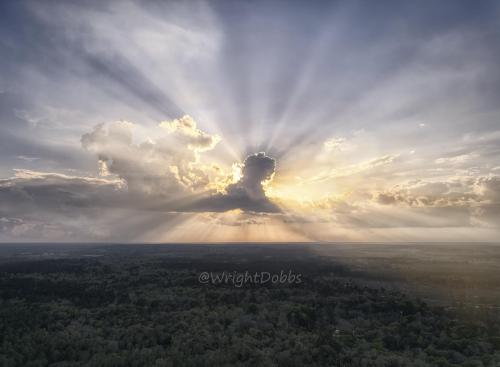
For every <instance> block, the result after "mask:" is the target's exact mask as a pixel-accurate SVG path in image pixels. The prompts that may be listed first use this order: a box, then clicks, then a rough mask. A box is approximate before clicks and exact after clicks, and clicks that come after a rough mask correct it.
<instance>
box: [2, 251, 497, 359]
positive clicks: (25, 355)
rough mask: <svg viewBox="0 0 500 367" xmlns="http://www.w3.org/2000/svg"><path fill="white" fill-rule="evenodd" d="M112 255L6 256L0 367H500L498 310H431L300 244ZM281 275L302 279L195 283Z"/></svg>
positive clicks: (443, 308)
mask: <svg viewBox="0 0 500 367" xmlns="http://www.w3.org/2000/svg"><path fill="white" fill-rule="evenodd" d="M110 248H111V247H109V248H107V247H102V248H99V249H94V248H84V249H81V250H79V251H80V252H78V251H76V252H70V253H62V252H61V249H60V248H59V249H56V250H52V252H50V251H49V252H47V251H46V250H44V251H46V252H44V253H38V254H34V253H33V252H24V253H22V254H16V255H15V256H14V255H12V254H9V255H5V254H3V255H2V258H1V261H0V330H1V332H0V338H1V341H0V366H2V367H16V366H24V367H35V366H36V367H42V366H54V367H76V366H95V367H97V366H102V367H105V366H106V367H118V366H130V367H142V366H156V367H160V366H162V367H166V366H175V367H177V366H193V367H198V366H199V367H201V366H214V367H215V366H217V367H219V366H283V367H293V366H297V367H298V366H356V367H358V366H360V367H362V366H366V367H368V366H373V367H375V366H393V367H396V366H441V367H447V366H469V367H482V366H484V367H494V366H500V317H499V316H498V315H497V313H496V312H495V311H494V310H491V311H489V312H488V311H485V310H482V311H481V312H475V310H474V309H473V308H472V309H465V308H464V309H461V310H458V309H453V310H452V309H449V308H446V307H443V306H435V305H433V306H431V305H428V304H427V303H426V302H425V301H424V300H422V299H421V298H419V297H417V296H415V295H411V294H405V293H404V292H401V291H398V290H394V289H386V288H384V287H374V286H366V285H363V284H360V283H359V282H357V281H356V280H355V278H354V277H353V276H352V274H351V273H350V271H349V269H348V268H346V267H345V266H342V265H339V264H336V263H334V262H331V261H326V260H323V261H321V260H320V259H318V258H316V257H314V256H307V255H304V254H302V253H300V252H296V251H295V252H294V250H293V249H292V250H290V251H288V252H286V253H285V252H284V251H282V250H265V249H264V250H263V249H262V248H257V249H255V250H252V251H250V250H245V251H243V252H241V253H239V252H238V251H228V252H225V251H224V249H222V250H217V251H215V252H214V251H212V250H199V249H198V248H193V249H192V250H190V251H187V250H185V249H183V248H181V247H172V248H170V249H169V248H166V249H165V248H163V249H162V250H161V251H156V249H154V248H153V247H144V248H143V249H141V248H140V247H134V248H133V249H131V248H128V247H126V246H122V247H120V246H117V247H114V248H111V250H110ZM23 251H24V250H23ZM58 251H59V252H58ZM281 270H285V271H288V270H293V272H294V273H296V274H301V275H302V281H301V282H293V283H280V284H273V283H268V284H252V283H248V284H243V286H241V287H235V286H234V285H233V284H230V283H222V284H211V283H208V284H202V283H200V281H199V275H200V273H201V272H214V273H221V272H229V271H235V272H243V271H269V272H271V273H273V272H274V273H279V272H280V271H281Z"/></svg>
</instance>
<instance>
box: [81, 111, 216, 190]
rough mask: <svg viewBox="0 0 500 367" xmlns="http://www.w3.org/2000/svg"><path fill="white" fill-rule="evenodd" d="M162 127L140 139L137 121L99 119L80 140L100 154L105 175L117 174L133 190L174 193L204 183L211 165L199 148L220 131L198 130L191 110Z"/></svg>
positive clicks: (199, 187) (208, 146) (207, 146)
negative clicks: (205, 162)
mask: <svg viewBox="0 0 500 367" xmlns="http://www.w3.org/2000/svg"><path fill="white" fill-rule="evenodd" d="M160 127H161V128H162V130H161V131H163V132H164V131H166V132H167V134H163V136H162V135H160V137H159V138H158V139H156V140H152V139H149V140H146V141H143V142H141V143H139V144H136V143H134V141H133V130H134V124H132V123H130V122H127V121H117V122H114V123H112V124H110V125H109V126H108V127H105V126H104V125H103V124H101V125H98V126H96V127H95V129H94V130H93V131H92V132H90V133H87V134H84V135H83V136H82V138H81V143H82V146H83V148H85V149H86V150H87V151H89V152H92V153H94V154H95V155H96V156H97V158H98V161H99V170H100V173H101V174H102V175H108V174H115V175H117V176H118V177H120V178H121V179H123V180H124V182H125V183H126V184H127V187H128V189H129V191H131V192H135V193H142V194H147V195H160V196H174V195H176V194H182V193H184V194H187V193H189V192H194V191H200V190H203V189H206V188H207V185H208V184H209V182H210V180H209V172H207V170H210V167H207V166H206V165H203V164H201V163H200V155H199V154H200V152H206V151H209V150H211V149H213V148H214V147H215V145H216V144H217V143H218V142H219V141H220V137H218V136H217V135H209V134H207V133H205V132H203V131H201V130H199V129H198V128H197V127H196V122H195V121H194V120H193V119H192V118H191V117H190V116H183V117H182V118H180V119H176V120H173V121H171V122H162V123H161V124H160Z"/></svg>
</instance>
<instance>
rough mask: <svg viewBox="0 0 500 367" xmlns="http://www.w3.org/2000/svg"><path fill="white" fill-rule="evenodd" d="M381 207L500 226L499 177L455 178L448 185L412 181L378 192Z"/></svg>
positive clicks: (375, 198) (376, 198)
mask: <svg viewBox="0 0 500 367" xmlns="http://www.w3.org/2000/svg"><path fill="white" fill-rule="evenodd" d="M373 199H374V201H375V202H377V203H378V204H382V205H392V206H400V207H401V206H402V207H406V208H410V209H419V208H420V209H424V210H427V211H429V212H431V211H432V210H434V212H435V213H434V214H435V217H436V218H439V215H438V214H439V213H437V212H438V211H442V210H444V209H445V210H446V211H447V213H448V215H450V214H451V213H452V212H453V211H454V212H462V213H463V212H466V213H467V214H468V218H469V224H472V225H481V226H498V222H499V221H500V176H495V175H488V176H480V177H463V178H452V179H449V180H446V181H434V182H428V181H423V180H417V181H412V182H409V183H406V184H402V185H396V186H394V187H392V188H391V189H389V190H385V191H381V192H377V193H375V194H374V195H373Z"/></svg>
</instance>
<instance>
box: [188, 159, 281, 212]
mask: <svg viewBox="0 0 500 367" xmlns="http://www.w3.org/2000/svg"><path fill="white" fill-rule="evenodd" d="M275 170H276V161H275V160H274V159H273V158H271V157H268V156H267V155H266V153H264V152H260V153H255V154H252V155H249V156H248V157H247V158H246V159H245V161H244V162H243V168H242V177H241V179H240V180H239V181H238V182H236V183H234V184H231V185H229V186H227V188H226V192H225V193H223V194H217V195H214V196H212V197H209V198H205V199H201V200H199V201H197V202H195V203H194V204H193V209H195V210H202V211H226V210H232V209H242V210H245V211H251V212H269V213H277V212H280V209H279V208H278V206H277V205H276V204H274V203H273V202H271V201H270V200H269V199H268V198H267V197H266V194H265V192H264V187H263V184H264V183H265V182H266V181H269V180H271V179H272V177H273V175H274V173H275Z"/></svg>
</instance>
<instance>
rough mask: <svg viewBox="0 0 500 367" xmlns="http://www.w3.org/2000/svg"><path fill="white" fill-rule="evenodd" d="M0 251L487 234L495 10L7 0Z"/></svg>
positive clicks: (492, 188)
mask: <svg viewBox="0 0 500 367" xmlns="http://www.w3.org/2000/svg"><path fill="white" fill-rule="evenodd" d="M0 17H1V19H2V20H1V22H0V52H1V55H2V57H1V58H0V71H1V72H0V242H26V241H28V242H29V241H40V242H51V241H53V242H195V243H201V242H220V241H225V242H289V241H291V242H294V241H299V242H300V241H313V242H315V241H330V242H336V241H349V242H421V241H424V242H425V241H450V242H474V241H486V242H498V241H499V239H500V105H499V104H498V101H499V100H500V68H498V61H499V60H500V3H498V2H496V1H493V0H492V1H477V2H468V1H451V0H450V1H440V2H433V1H421V2H412V1H383V2H369V1H328V2H327V1H325V2H314V3H313V4H309V5H308V4H306V3H305V2H298V1H297V2H294V1H291V2H290V1H251V2H231V1H217V2H210V1H193V2H181V1H178V2H177V1H169V2H162V1H152V2H147V3H144V2H139V1H110V2H105V3H101V2H97V1H89V2H78V1H64V2H63V1H54V2H37V1H16V2H14V1H11V2H8V1H4V2H1V3H0Z"/></svg>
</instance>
